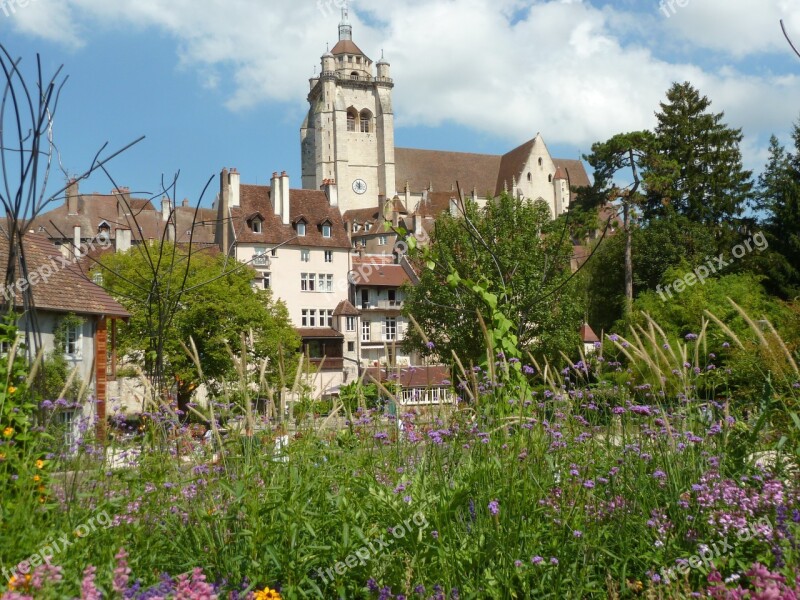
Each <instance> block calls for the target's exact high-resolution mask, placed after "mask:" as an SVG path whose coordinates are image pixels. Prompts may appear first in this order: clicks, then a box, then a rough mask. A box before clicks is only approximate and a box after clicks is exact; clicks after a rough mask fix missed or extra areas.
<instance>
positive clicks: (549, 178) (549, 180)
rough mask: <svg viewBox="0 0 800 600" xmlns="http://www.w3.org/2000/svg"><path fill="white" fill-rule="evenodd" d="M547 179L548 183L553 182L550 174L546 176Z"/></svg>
mask: <svg viewBox="0 0 800 600" xmlns="http://www.w3.org/2000/svg"><path fill="white" fill-rule="evenodd" d="M547 181H548V182H549V183H553V176H552V175H548V176H547Z"/></svg>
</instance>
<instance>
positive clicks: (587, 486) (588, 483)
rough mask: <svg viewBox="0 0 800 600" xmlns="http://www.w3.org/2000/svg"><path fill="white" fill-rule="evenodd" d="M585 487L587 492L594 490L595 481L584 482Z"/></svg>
mask: <svg viewBox="0 0 800 600" xmlns="http://www.w3.org/2000/svg"><path fill="white" fill-rule="evenodd" d="M583 487H585V488H586V489H587V490H590V489H592V488H593V487H594V481H592V480H591V479H587V480H586V481H584V482H583Z"/></svg>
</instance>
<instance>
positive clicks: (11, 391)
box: [8, 385, 17, 394]
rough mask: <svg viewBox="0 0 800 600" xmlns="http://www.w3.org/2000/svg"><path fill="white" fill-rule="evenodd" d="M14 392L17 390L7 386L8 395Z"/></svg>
mask: <svg viewBox="0 0 800 600" xmlns="http://www.w3.org/2000/svg"><path fill="white" fill-rule="evenodd" d="M16 391H17V388H15V387H14V386H13V385H10V386H8V393H9V394H13V393H14V392H16Z"/></svg>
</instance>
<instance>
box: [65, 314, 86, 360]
mask: <svg viewBox="0 0 800 600" xmlns="http://www.w3.org/2000/svg"><path fill="white" fill-rule="evenodd" d="M82 341H83V324H82V323H81V324H80V325H75V326H74V327H70V328H68V329H67V339H66V340H65V343H64V351H65V352H66V353H67V354H68V355H69V356H71V357H72V358H80V357H81V346H82V343H81V342H82Z"/></svg>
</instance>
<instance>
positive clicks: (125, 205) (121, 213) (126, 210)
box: [111, 187, 131, 219]
mask: <svg viewBox="0 0 800 600" xmlns="http://www.w3.org/2000/svg"><path fill="white" fill-rule="evenodd" d="M111 194H112V195H114V196H116V198H117V217H118V218H120V219H124V218H125V215H129V214H131V190H130V189H129V188H126V187H123V188H115V189H113V190H111Z"/></svg>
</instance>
